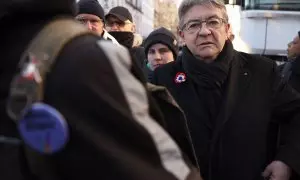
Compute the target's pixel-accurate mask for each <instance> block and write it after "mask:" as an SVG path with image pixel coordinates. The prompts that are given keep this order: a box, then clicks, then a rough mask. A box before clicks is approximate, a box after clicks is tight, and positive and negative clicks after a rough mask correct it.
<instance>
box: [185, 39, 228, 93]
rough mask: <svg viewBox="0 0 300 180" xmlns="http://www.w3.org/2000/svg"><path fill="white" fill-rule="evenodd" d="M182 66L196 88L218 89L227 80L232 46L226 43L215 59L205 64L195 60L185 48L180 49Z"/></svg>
mask: <svg viewBox="0 0 300 180" xmlns="http://www.w3.org/2000/svg"><path fill="white" fill-rule="evenodd" d="M182 52H183V53H182V59H183V61H182V65H183V68H184V70H185V72H186V73H187V75H188V77H189V78H191V79H192V80H193V81H194V82H195V83H196V84H197V86H200V87H203V88H207V89H219V88H221V87H222V85H223V84H224V82H225V81H226V79H227V76H228V73H229V69H230V63H231V60H232V59H233V45H232V43H231V42H230V41H226V43H225V46H224V48H223V50H222V51H221V53H220V54H219V56H218V57H217V59H216V60H215V61H214V62H212V63H210V64H207V63H205V62H203V61H201V60H200V59H198V58H196V57H195V56H194V55H193V54H192V53H191V52H190V50H189V49H188V48H187V47H186V46H185V47H183V49H182Z"/></svg>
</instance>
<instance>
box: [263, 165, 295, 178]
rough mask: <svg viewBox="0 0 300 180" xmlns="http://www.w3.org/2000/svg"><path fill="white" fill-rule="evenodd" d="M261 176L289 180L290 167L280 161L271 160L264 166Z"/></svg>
mask: <svg viewBox="0 0 300 180" xmlns="http://www.w3.org/2000/svg"><path fill="white" fill-rule="evenodd" d="M263 176H264V177H265V178H266V179H269V180H289V179H290V177H291V169H290V168H289V167H288V166H287V165H286V164H285V163H283V162H281V161H273V162H272V163H271V164H269V165H268V166H267V167H266V169H265V171H264V172H263Z"/></svg>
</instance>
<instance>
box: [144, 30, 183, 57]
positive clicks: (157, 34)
mask: <svg viewBox="0 0 300 180" xmlns="http://www.w3.org/2000/svg"><path fill="white" fill-rule="evenodd" d="M157 43H161V44H164V45H166V46H168V47H169V49H170V50H171V51H172V52H173V55H174V58H175V59H176V57H177V55H178V50H179V49H178V42H177V40H176V37H175V35H174V34H173V33H172V32H171V31H169V30H168V29H166V28H164V27H161V28H158V29H156V30H154V31H152V32H151V33H150V34H149V36H148V37H147V38H146V40H145V42H144V47H145V54H146V56H147V54H148V51H149V48H150V47H151V46H152V45H153V44H157Z"/></svg>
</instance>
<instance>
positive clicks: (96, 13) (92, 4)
mask: <svg viewBox="0 0 300 180" xmlns="http://www.w3.org/2000/svg"><path fill="white" fill-rule="evenodd" d="M77 5H78V14H77V16H76V20H78V21H79V22H81V23H82V24H84V25H85V26H86V27H87V28H88V29H89V30H91V31H94V32H96V33H98V34H99V35H100V36H102V37H103V38H104V39H106V40H111V41H112V42H113V43H114V44H119V43H118V41H117V40H116V39H115V38H114V37H113V36H112V35H110V34H109V33H108V32H107V31H106V30H105V21H104V10H103V8H102V6H101V5H100V4H99V2H98V1H97V0H80V1H79V2H78V3H77Z"/></svg>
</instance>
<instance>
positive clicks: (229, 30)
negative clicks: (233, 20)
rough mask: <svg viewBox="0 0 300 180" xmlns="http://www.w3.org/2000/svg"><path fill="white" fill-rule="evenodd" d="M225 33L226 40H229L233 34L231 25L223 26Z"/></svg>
mask: <svg viewBox="0 0 300 180" xmlns="http://www.w3.org/2000/svg"><path fill="white" fill-rule="evenodd" d="M225 32H226V34H227V39H230V37H231V35H232V34H233V32H232V28H231V24H229V23H228V24H225Z"/></svg>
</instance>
